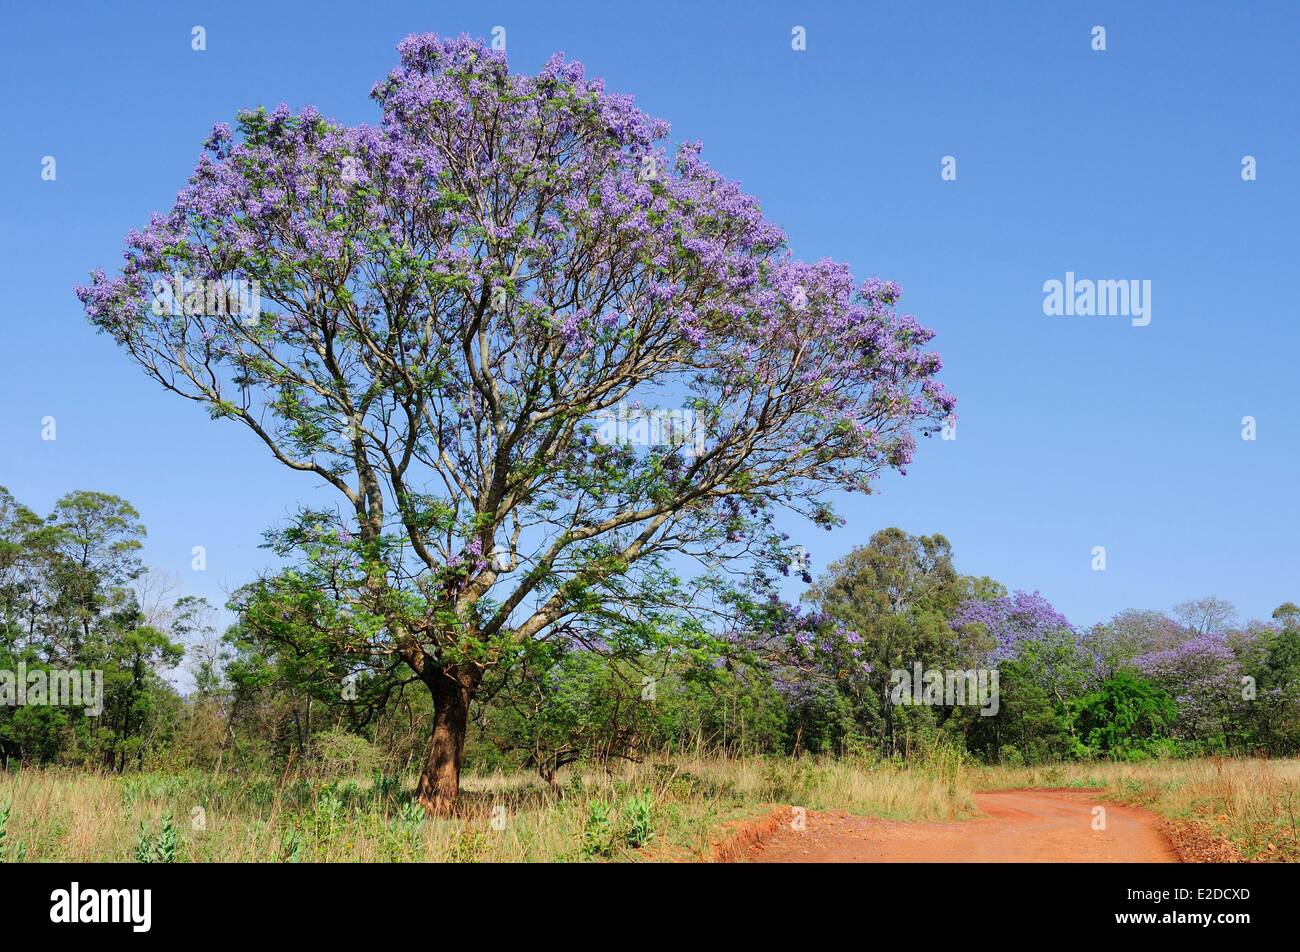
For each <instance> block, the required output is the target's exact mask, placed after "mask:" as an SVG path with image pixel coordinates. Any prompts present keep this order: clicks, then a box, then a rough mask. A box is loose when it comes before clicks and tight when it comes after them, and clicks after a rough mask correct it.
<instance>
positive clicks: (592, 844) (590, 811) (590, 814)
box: [581, 800, 617, 859]
mask: <svg viewBox="0 0 1300 952" xmlns="http://www.w3.org/2000/svg"><path fill="white" fill-rule="evenodd" d="M616 839H617V834H616V831H615V829H614V819H613V816H612V813H611V810H610V806H609V804H608V803H604V802H603V801H600V800H592V801H591V802H589V803H588V804H587V821H586V823H585V824H584V825H583V827H582V848H581V852H582V855H583V857H585V858H587V859H601V858H605V857H608V856H610V855H612V854H613V852H614V844H615V842H616Z"/></svg>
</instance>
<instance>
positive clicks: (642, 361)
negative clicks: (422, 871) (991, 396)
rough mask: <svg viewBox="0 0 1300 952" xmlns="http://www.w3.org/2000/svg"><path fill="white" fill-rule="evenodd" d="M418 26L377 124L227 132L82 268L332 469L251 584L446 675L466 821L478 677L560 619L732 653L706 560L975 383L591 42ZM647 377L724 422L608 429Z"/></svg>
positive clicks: (440, 712)
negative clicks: (615, 88)
mask: <svg viewBox="0 0 1300 952" xmlns="http://www.w3.org/2000/svg"><path fill="white" fill-rule="evenodd" d="M398 50H399V52H400V55H401V60H400V64H399V65H398V67H397V68H396V69H395V70H394V71H393V72H392V73H391V74H390V75H389V76H388V78H387V79H385V80H384V81H383V82H381V83H379V84H378V85H376V86H375V88H374V90H373V92H372V96H373V98H374V99H375V101H376V102H377V103H378V104H379V106H380V108H381V110H382V121H381V122H380V124H378V125H377V126H365V125H363V126H355V127H352V126H344V125H340V124H338V123H335V122H332V121H330V120H327V119H325V118H324V117H322V116H321V114H320V113H319V112H318V111H317V110H315V109H313V108H310V107H309V108H305V109H303V110H302V111H301V112H299V113H297V114H294V113H292V112H291V111H290V110H289V109H288V108H287V107H285V106H280V107H279V108H277V109H275V110H274V111H271V112H267V111H265V110H263V109H259V110H256V111H249V112H245V113H243V114H241V115H240V117H239V122H238V130H237V132H232V130H231V129H229V128H228V127H226V126H225V125H218V126H217V127H215V128H214V130H213V132H212V135H211V137H210V139H209V141H208V142H207V144H206V149H205V152H204V154H203V155H202V157H201V158H200V161H199V164H198V167H197V169H196V171H195V172H194V175H193V176H192V178H191V179H190V182H189V184H188V186H187V187H186V188H184V189H183V190H182V191H181V192H180V194H179V196H178V198H177V201H176V204H175V206H174V207H173V208H172V210H171V211H170V212H168V213H167V214H166V215H155V216H154V217H153V219H152V221H151V222H150V224H149V226H148V227H147V228H145V229H144V230H143V231H136V232H132V233H131V234H130V235H129V236H128V239H127V242H128V249H127V252H126V263H125V267H124V269H123V270H122V272H121V273H120V274H119V275H115V276H108V275H106V274H104V273H103V272H96V273H95V274H94V276H93V279H92V281H91V283H90V285H89V286H87V287H83V288H79V289H78V293H79V296H80V298H81V300H82V301H83V303H84V305H85V308H86V311H87V314H88V315H89V317H90V319H91V320H92V321H93V322H94V323H95V324H96V325H97V326H98V327H100V328H101V329H103V330H104V331H106V332H108V333H110V334H111V335H112V336H113V337H114V338H115V339H116V341H117V342H118V343H119V344H120V345H121V346H122V347H123V348H125V349H126V351H127V352H128V353H129V354H130V355H131V357H132V358H133V359H135V360H136V361H137V362H138V363H140V364H141V365H142V366H143V368H144V369H145V371H146V372H147V373H148V374H149V375H150V376H151V377H153V378H154V379H155V380H157V381H158V382H159V383H160V384H162V386H163V387H165V388H167V389H168V390H171V391H174V392H176V393H178V394H180V395H182V396H184V397H187V398H189V399H191V400H195V401H197V402H199V403H201V404H203V405H205V406H206V407H207V408H208V409H209V410H210V412H211V413H212V415H214V416H216V417H221V418H226V419H232V420H236V421H239V422H240V423H242V424H244V425H245V426H247V427H248V428H249V429H250V430H251V431H252V432H253V433H254V434H256V436H257V437H258V438H259V439H260V440H261V441H262V442H264V443H265V444H266V446H267V447H268V448H269V450H270V452H271V453H272V454H273V455H274V456H275V458H276V459H277V460H279V461H280V462H281V463H283V464H284V465H285V466H288V467H291V468H293V469H296V470H300V471H302V472H304V473H307V474H310V475H312V476H314V477H316V478H317V479H319V480H323V481H324V482H325V483H327V484H328V485H329V486H331V487H333V489H334V490H337V492H338V494H339V496H338V498H339V505H340V508H339V509H338V510H336V511H332V510H328V509H325V510H318V511H307V510H304V511H303V512H302V513H301V514H300V515H299V518H297V519H296V520H294V521H293V523H292V525H289V526H288V527H286V528H285V529H284V530H283V531H281V532H279V533H278V534H277V535H276V536H275V539H274V544H275V546H276V547H277V549H278V550H279V551H281V552H282V553H285V554H286V555H287V554H290V553H296V555H297V560H296V564H293V565H292V567H290V568H288V569H286V570H285V571H283V572H281V573H279V574H278V575H275V576H273V577H268V578H264V579H262V580H260V581H259V582H257V583H256V584H254V585H251V586H249V587H248V588H246V589H245V590H244V591H243V592H241V593H240V596H239V597H238V599H237V602H238V604H239V607H240V609H241V612H242V615H243V619H242V622H243V625H244V627H245V630H246V631H247V632H251V633H254V634H256V635H257V636H258V637H262V638H264V639H266V642H267V643H268V644H274V645H278V646H281V647H283V648H285V649H286V650H287V649H292V650H293V651H295V652H297V653H298V655H300V656H301V657H302V658H304V659H307V661H308V662H310V663H311V664H312V665H315V666H316V667H317V668H318V669H319V670H320V671H321V672H322V673H325V672H328V673H329V674H330V675H331V676H337V675H339V674H340V673H344V674H346V673H351V674H357V673H361V674H369V675H370V677H368V678H365V679H363V680H364V681H365V683H366V684H367V685H371V686H372V687H375V686H378V687H380V688H383V689H384V690H387V688H388V687H391V686H392V685H393V684H394V683H397V682H400V681H402V680H413V681H418V682H422V683H423V684H424V685H426V686H427V688H428V690H429V691H430V692H431V693H432V696H433V705H434V711H435V714H434V726H433V731H432V738H431V742H430V748H429V754H428V762H427V765H426V767H425V769H424V773H423V776H422V777H421V780H420V785H419V796H420V798H421V800H422V802H424V803H425V805H426V806H427V807H428V808H429V809H431V810H433V811H435V812H445V811H447V810H450V809H451V808H452V806H453V805H454V802H455V798H456V795H457V790H458V785H459V772H460V759H461V753H462V749H463V743H464V738H465V731H466V721H467V716H468V711H469V707H470V703H471V700H472V699H473V698H474V696H475V692H476V689H477V688H478V686H479V684H480V682H481V680H482V679H483V676H484V673H485V671H486V670H488V669H489V668H491V667H492V666H496V665H506V664H511V663H513V662H515V661H517V660H518V659H519V658H520V656H521V655H522V654H524V653H526V652H527V651H529V650H530V646H531V645H535V644H538V643H541V642H546V641H548V640H556V639H573V640H577V641H579V642H581V643H583V644H584V645H586V646H587V647H589V648H593V649H599V650H614V649H617V648H618V647H619V646H626V645H628V644H629V643H633V642H635V643H636V645H637V647H638V648H643V647H644V648H652V647H654V646H656V645H662V644H663V643H664V642H665V641H671V640H674V639H676V640H677V641H679V642H682V643H685V644H688V646H689V647H691V648H694V649H699V650H701V651H703V650H706V649H707V648H708V640H707V638H706V637H705V635H706V634H707V631H708V630H710V620H711V616H710V611H712V610H713V608H717V607H719V606H721V605H723V604H724V601H723V600H720V599H716V598H713V599H709V598H706V597H705V596H704V595H703V594H702V592H703V590H704V589H703V588H702V586H699V585H695V584H693V583H692V582H690V581H683V580H682V573H683V571H684V568H683V567H684V566H687V565H693V564H697V563H696V562H693V561H692V559H695V560H701V561H699V562H698V564H699V565H700V566H701V569H700V577H701V578H706V577H708V576H709V575H710V574H711V573H713V574H719V572H718V570H719V568H720V567H721V566H727V565H729V564H731V565H743V564H746V563H747V562H748V564H751V565H753V564H754V562H755V560H764V559H777V558H781V557H783V555H782V553H781V552H780V551H779V550H780V547H781V545H780V537H779V536H777V535H775V534H774V533H773V531H772V528H771V516H772V513H773V512H774V511H776V510H777V509H779V508H786V509H790V510H794V511H796V512H799V513H803V514H805V515H807V516H809V517H811V518H813V519H815V520H817V521H818V522H819V523H822V524H825V525H827V526H829V525H831V524H833V523H834V522H836V521H837V520H836V517H835V516H834V514H833V512H832V511H831V509H830V507H829V505H828V504H827V502H826V499H825V497H826V492H827V490H828V489H830V488H833V487H842V488H846V489H849V490H855V491H866V490H868V489H869V487H870V483H871V481H872V479H873V477H874V476H875V475H876V474H877V473H879V472H880V471H881V470H883V469H885V468H889V467H903V466H904V465H905V464H906V463H907V462H908V461H909V460H910V458H911V456H912V453H913V449H914V445H915V436H916V435H917V434H918V433H929V432H932V431H933V430H934V429H935V428H936V427H937V426H938V425H939V423H940V421H942V419H943V418H944V417H946V416H947V415H948V414H949V413H951V412H952V409H953V403H954V401H953V399H952V398H951V396H949V395H948V394H947V393H945V391H944V390H943V388H942V386H941V385H940V384H939V383H938V382H937V381H936V380H935V375H936V373H937V372H938V371H939V369H940V366H941V363H940V359H939V357H938V355H937V354H935V353H933V352H928V351H926V350H924V349H923V348H924V345H926V344H927V343H928V342H929V340H930V339H931V336H932V334H931V332H930V331H928V330H926V329H925V328H923V327H922V326H920V325H919V324H918V323H917V322H916V321H915V320H914V319H912V318H911V317H910V316H904V315H901V314H898V313H897V312H896V309H895V305H896V302H897V300H898V297H899V293H900V292H899V289H898V287H897V285H895V284H893V283H892V282H881V281H876V280H872V281H867V282H866V283H864V284H862V285H861V286H857V287H855V282H854V279H853V278H852V276H851V274H850V272H849V269H848V268H847V267H846V266H844V265H842V264H837V263H834V262H831V261H820V262H817V263H815V264H807V263H803V262H800V261H797V260H795V259H794V258H792V257H791V256H790V254H789V253H788V251H787V249H786V245H785V239H784V236H783V235H782V233H781V232H780V230H779V229H778V228H777V227H776V226H774V225H773V224H771V223H770V222H768V221H766V220H765V219H764V217H763V215H762V214H761V212H760V210H759V206H758V203H757V202H756V201H755V200H754V199H753V198H751V197H749V196H748V195H746V194H744V193H743V192H742V191H741V190H740V189H739V188H738V187H737V186H736V185H735V184H733V183H731V182H728V181H727V180H726V179H724V178H723V177H721V176H720V175H719V174H718V173H716V172H715V171H713V170H712V169H711V168H710V167H709V166H708V165H706V164H705V162H704V161H703V160H702V159H701V156H700V148H699V146H698V145H696V144H683V145H681V146H680V147H678V148H677V149H676V152H675V155H674V156H673V158H672V159H671V160H670V158H669V156H668V154H667V152H666V149H665V146H664V143H665V140H666V137H667V135H668V126H667V124H666V123H664V122H661V121H658V120H655V119H651V118H649V117H647V116H646V115H644V114H643V113H641V112H640V111H638V110H637V109H636V108H635V107H634V106H633V104H632V100H631V99H630V98H628V97H626V96H619V95H613V94H610V93H608V92H606V91H605V89H604V86H603V84H602V83H601V82H600V81H597V80H589V79H587V78H586V77H585V75H584V71H583V67H582V65H581V64H579V63H576V62H566V61H564V59H563V58H562V57H560V56H558V55H557V56H556V57H554V58H552V59H551V60H550V61H549V62H548V63H547V64H546V66H545V67H544V68H543V69H542V70H541V71H540V72H539V73H538V74H537V75H535V76H521V75H511V74H510V73H509V72H508V70H507V67H506V61H505V56H504V54H503V53H500V52H497V51H494V50H490V49H488V48H486V47H485V46H484V45H483V44H481V43H479V42H475V41H472V40H470V39H468V38H463V37H462V38H460V39H455V40H440V39H438V38H437V37H434V36H429V35H424V36H412V37H408V38H407V39H405V40H404V41H402V43H401V44H399V47H398ZM214 288H215V289H216V290H215V292H214ZM235 305H238V306H235ZM250 305H251V306H250ZM655 401H659V403H660V404H661V405H662V404H663V403H664V402H665V401H670V402H672V403H673V405H675V406H676V407H680V408H685V409H686V410H689V411H690V416H689V421H690V424H691V426H692V427H699V428H700V430H699V431H698V432H699V433H703V434H704V435H705V437H706V438H705V439H703V440H697V439H694V438H692V439H687V440H685V441H683V440H681V439H677V438H675V437H672V438H666V439H662V440H658V441H652V440H627V439H621V438H619V439H612V440H611V439H604V438H601V435H600V429H599V428H600V424H601V422H602V421H603V420H607V419H608V418H609V415H610V414H614V413H616V412H628V409H627V408H629V407H632V408H635V407H638V406H649V405H652V404H654V403H655ZM632 442H642V443H653V444H654V445H644V446H634V445H632ZM706 602H707V603H709V604H711V605H712V606H713V608H708V607H707V606H706V605H705V603H706ZM384 686H387V687H384ZM367 690H370V688H367ZM367 696H368V697H374V693H373V691H372V692H371V693H370V694H368V695H367Z"/></svg>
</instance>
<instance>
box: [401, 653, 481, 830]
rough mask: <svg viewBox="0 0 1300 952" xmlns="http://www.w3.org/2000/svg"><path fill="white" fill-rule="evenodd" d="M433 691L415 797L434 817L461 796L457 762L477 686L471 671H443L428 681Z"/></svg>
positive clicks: (445, 813) (448, 811)
mask: <svg viewBox="0 0 1300 952" xmlns="http://www.w3.org/2000/svg"><path fill="white" fill-rule="evenodd" d="M427 683H428V685H429V690H430V691H431V692H433V735H432V736H431V737H430V738H429V756H428V759H427V760H425V763H424V773H422V774H421V775H420V783H419V785H418V786H417V787H416V788H415V792H416V796H417V797H418V798H419V800H420V803H421V804H422V805H423V806H424V808H425V809H426V810H428V811H429V812H430V813H432V814H433V815H434V816H448V815H450V814H451V812H452V811H453V810H454V809H455V807H456V797H457V795H458V794H459V793H460V759H461V755H462V754H464V752H465V733H466V731H467V729H468V727H469V702H470V699H471V698H472V697H473V696H474V689H475V688H476V687H477V686H478V675H477V673H476V672H473V671H461V670H457V669H455V668H444V669H441V670H437V671H434V672H433V673H432V676H431V679H430V680H429V681H428V682H427Z"/></svg>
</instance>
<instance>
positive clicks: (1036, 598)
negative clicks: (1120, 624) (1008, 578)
mask: <svg viewBox="0 0 1300 952" xmlns="http://www.w3.org/2000/svg"><path fill="white" fill-rule="evenodd" d="M951 622H952V625H953V627H954V628H959V629H961V628H966V627H967V626H980V628H982V629H983V631H984V632H986V633H987V636H988V639H989V644H988V658H989V660H990V662H992V663H995V664H996V663H997V662H999V661H1003V660H1005V659H1007V658H1010V657H1012V656H1013V655H1015V654H1016V652H1017V651H1018V650H1019V649H1020V648H1021V647H1022V646H1023V645H1024V644H1026V643H1027V642H1038V641H1043V640H1045V639H1047V638H1048V637H1049V636H1051V635H1059V634H1062V633H1064V634H1067V635H1070V636H1071V637H1072V636H1073V634H1074V626H1073V625H1071V624H1070V622H1069V619H1067V618H1066V617H1065V616H1064V615H1062V614H1061V613H1060V612H1058V611H1057V610H1056V609H1055V608H1053V607H1052V605H1051V603H1050V602H1049V601H1048V600H1047V599H1046V598H1044V597H1043V596H1042V595H1040V594H1038V592H1034V593H1033V594H1032V595H1031V594H1029V593H1026V592H1016V593H1015V594H1013V595H1009V596H1003V597H1000V598H992V599H976V598H970V599H967V600H966V601H964V602H962V604H961V605H960V606H958V609H957V612H956V614H955V615H954V616H953V618H952V620H951Z"/></svg>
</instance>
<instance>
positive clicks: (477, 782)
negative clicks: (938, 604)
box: [0, 757, 1300, 862]
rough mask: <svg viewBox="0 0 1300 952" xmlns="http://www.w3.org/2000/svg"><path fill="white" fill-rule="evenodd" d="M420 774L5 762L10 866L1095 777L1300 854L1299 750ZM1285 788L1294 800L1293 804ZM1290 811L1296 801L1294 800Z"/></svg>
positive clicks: (492, 849)
mask: <svg viewBox="0 0 1300 952" xmlns="http://www.w3.org/2000/svg"><path fill="white" fill-rule="evenodd" d="M412 785H413V781H405V780H397V779H395V778H389V777H384V776H382V775H381V776H377V777H366V778H355V779H343V780H328V781H327V780H321V779H307V778H299V777H295V778H276V777H270V776H254V777H246V776H237V775H230V774H226V775H222V776H220V777H213V776H211V775H206V774H198V773H188V774H126V775H98V774H91V773H86V772H84V771H73V770H62V769H44V770H22V771H12V772H9V773H0V859H3V860H5V861H11V862H12V861H29V862H30V861H54V860H60V861H71V862H96V861H143V862H205V861H241V862H349V861H362V862H373V861H378V862H409V861H426V860H435V861H438V860H441V861H460V862H475V861H552V860H560V861H582V860H631V861H651V860H665V859H681V860H692V859H707V858H708V857H709V856H710V855H711V851H712V848H713V845H714V844H715V843H716V842H717V841H718V840H719V839H720V838H721V837H722V836H723V835H724V834H725V829H726V827H727V825H728V824H729V823H730V822H732V821H735V820H742V819H745V818H748V817H754V816H759V815H763V814H766V813H767V812H769V811H770V810H771V809H772V808H773V807H774V806H776V805H781V804H790V805H797V806H803V807H805V808H807V809H810V810H842V811H846V812H850V813H857V814H862V815H867V816H877V817H883V818H890V819H899V820H950V819H963V818H967V817H970V816H974V815H975V814H976V812H977V808H976V806H975V800H974V793H975V792H976V791H977V790H988V789H1003V788H1011V787H1034V786H1038V787H1044V786H1046V787H1062V786H1070V787H1095V788H1098V790H1099V792H1101V793H1102V795H1103V796H1105V797H1107V798H1111V799H1115V800H1118V801H1122V802H1125V803H1130V804H1140V805H1143V806H1146V807H1148V808H1150V809H1152V810H1154V811H1156V812H1157V813H1160V814H1162V815H1165V816H1168V817H1171V818H1176V819H1184V820H1191V821H1195V822H1197V823H1199V824H1201V825H1203V826H1204V827H1206V828H1207V829H1210V830H1212V831H1214V832H1216V833H1218V834H1221V835H1223V836H1226V837H1227V838H1229V839H1231V840H1232V841H1233V842H1234V843H1235V844H1236V845H1237V846H1238V848H1239V849H1240V850H1241V851H1242V853H1243V854H1244V855H1246V856H1247V857H1252V858H1259V859H1266V860H1270V859H1271V860H1296V859H1297V858H1300V856H1298V854H1297V837H1296V828H1297V813H1300V761H1296V760H1286V761H1259V760H1222V761H1218V760H1215V761H1208V760H1200V761H1162V762H1151V763H1145V764H1070V765H1060V766H1049V767H1037V768H1015V769H1012V768H990V767H980V766H973V765H970V764H968V763H965V762H963V761H962V760H960V759H958V758H955V757H954V758H945V757H939V758H934V759H932V760H931V761H930V762H928V763H926V764H912V765H902V764H896V763H889V762H878V761H875V762H868V761H855V760H841V761H832V760H820V761H819V760H812V759H802V760H788V759H785V760H777V759H773V760H762V759H753V760H743V761H739V760H722V759H704V758H701V759H689V758H683V759H677V760H675V761H674V762H672V763H648V764H641V765H627V766H626V767H624V768H622V769H620V770H619V771H617V772H615V773H612V774H611V773H606V772H604V771H591V772H582V773H574V774H572V775H570V776H569V777H567V778H566V783H565V784H564V785H563V786H562V787H561V788H560V790H559V791H558V795H557V794H555V793H552V792H551V791H550V790H548V789H547V788H546V787H544V786H543V785H542V784H541V783H540V782H538V781H537V779H536V777H535V776H532V775H523V774H519V775H504V774H496V775H490V776H478V777H470V778H467V780H466V783H465V788H466V790H465V795H464V801H463V810H462V815H461V816H459V817H457V818H455V819H449V820H436V821H435V820H428V819H426V818H425V817H424V815H423V812H422V811H421V810H420V809H419V807H418V805H417V804H415V803H414V802H413V800H412V795H411V788H412ZM1293 801H1294V805H1293ZM1293 807H1294V808H1293Z"/></svg>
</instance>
